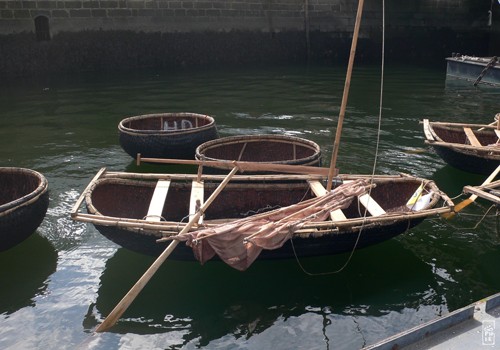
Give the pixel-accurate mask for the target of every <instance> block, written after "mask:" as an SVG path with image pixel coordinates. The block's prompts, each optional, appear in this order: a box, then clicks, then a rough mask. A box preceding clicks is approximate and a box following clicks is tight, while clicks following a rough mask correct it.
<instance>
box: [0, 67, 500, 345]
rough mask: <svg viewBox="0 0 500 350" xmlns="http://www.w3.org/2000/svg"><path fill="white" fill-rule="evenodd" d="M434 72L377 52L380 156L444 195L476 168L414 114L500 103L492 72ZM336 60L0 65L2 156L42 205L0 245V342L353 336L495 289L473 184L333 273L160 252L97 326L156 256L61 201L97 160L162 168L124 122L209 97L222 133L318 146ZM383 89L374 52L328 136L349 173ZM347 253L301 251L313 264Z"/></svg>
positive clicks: (373, 140)
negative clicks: (77, 71)
mask: <svg viewBox="0 0 500 350" xmlns="http://www.w3.org/2000/svg"><path fill="white" fill-rule="evenodd" d="M444 72H445V67H444V65H443V66H440V67H435V68H422V67H418V66H389V67H386V74H385V81H384V82H385V88H384V94H383V100H384V104H383V109H382V115H383V119H382V130H381V134H380V144H379V148H378V159H377V173H381V174H395V173H397V172H404V173H409V174H412V175H415V176H420V177H425V178H430V179H433V180H434V181H436V182H437V184H438V186H439V187H440V188H441V189H442V190H444V191H446V192H447V193H448V195H449V196H450V197H454V196H457V195H459V194H460V193H461V191H462V188H463V186H464V185H467V184H473V185H475V184H479V183H481V182H482V181H483V180H484V177H481V176H479V175H473V174H468V173H465V172H461V171H459V170H456V169H454V168H451V167H450V166H447V165H446V164H445V163H444V162H443V161H442V160H441V159H440V158H439V157H438V156H437V155H435V154H434V153H433V152H432V151H431V150H430V149H429V148H427V147H426V146H425V145H424V142H423V140H424V137H423V132H422V128H421V125H420V124H419V120H421V119H423V118H429V119H432V120H442V121H462V122H481V123H488V122H490V121H492V120H493V116H494V115H495V114H496V113H498V112H500V110H499V108H500V106H499V103H498V101H500V99H499V98H500V90H498V89H496V90H495V89H491V88H474V87H473V86H470V84H451V83H446V82H445V75H444ZM344 78H345V67H343V66H342V67H340V66H339V67H308V68H306V67H274V68H267V69H242V70H231V71H227V70H220V71H195V72H193V71H185V72H178V73H171V72H170V73H167V72H143V73H135V74H132V75H120V76H93V75H85V76H72V77H51V78H50V79H48V78H47V79H39V80H36V81H16V82H8V83H7V82H3V83H1V85H0V111H1V112H0V122H1V128H0V166H19V167H27V168H32V169H35V170H38V171H40V172H42V173H43V174H44V175H45V176H46V177H47V179H48V181H49V186H50V207H49V210H48V213H47V216H46V218H45V220H44V222H43V223H42V225H41V226H40V228H39V229H38V230H37V233H36V234H35V235H33V236H32V237H31V238H30V239H28V240H27V241H25V242H24V243H22V244H21V245H19V246H17V247H15V248H13V249H11V250H9V251H6V252H3V253H0V283H1V286H2V288H0V348H2V349H32V348H58V349H74V348H76V347H80V348H90V349H137V348H141V349H166V348H171V349H180V348H186V349H192V348H200V347H201V348H218V349H235V348H243V349H247V348H250V349H269V348H274V349H291V348H307V349H358V348H361V347H363V346H365V345H369V344H373V343H374V342H376V341H378V340H381V339H383V338H385V337H387V336H390V335H393V334H395V333H397V332H399V331H402V330H405V329H407V328H409V327H412V326H415V325H417V324H420V323H422V322H425V321H427V320H430V319H433V318H435V317H436V316H439V315H442V314H444V313H446V312H448V311H452V310H455V309H457V308H459V307H462V306H465V305H468V304H469V303H471V302H474V301H476V300H478V299H481V298H483V297H486V296H488V295H491V294H493V293H496V292H498V291H499V290H500V278H499V275H498V266H499V265H500V237H499V236H498V234H497V222H496V218H495V215H494V214H495V213H496V211H495V209H494V208H493V210H492V211H490V212H489V213H488V215H486V217H484V219H483V216H484V214H485V213H486V211H487V209H488V208H489V204H488V203H487V202H482V201H478V203H477V204H474V205H471V206H469V207H467V209H466V210H464V211H463V212H462V213H461V214H460V215H459V216H458V217H456V218H455V219H453V220H451V221H445V220H442V219H440V218H435V219H432V220H427V221H425V222H424V223H422V224H421V225H419V226H417V227H416V228H415V229H413V230H411V231H410V232H408V233H406V234H403V235H401V236H398V237H397V238H395V239H392V240H390V241H388V242H385V243H382V244H379V245H376V246H373V247H371V248H367V249H364V250H360V251H358V252H356V253H355V254H354V256H353V258H352V260H351V261H350V263H349V264H348V265H347V267H346V268H345V269H344V270H343V271H342V272H341V273H338V274H332V275H321V276H311V275H309V274H306V273H305V272H304V271H303V270H302V269H301V268H300V267H299V264H298V263H297V262H296V261H294V260H291V261H279V262H265V261H263V262H256V263H255V264H254V265H252V266H251V268H250V269H249V270H248V271H246V272H243V273H242V272H237V271H235V270H232V269H231V268H229V267H227V266H226V265H224V264H222V263H219V262H209V263H208V264H206V265H204V266H200V265H199V264H198V263H195V262H189V263H186V262H176V261H167V262H166V263H165V264H164V265H163V266H162V268H161V269H160V270H159V271H158V272H157V274H156V275H155V276H154V278H153V279H152V280H151V281H150V283H149V284H148V285H147V286H146V288H145V289H144V290H143V292H142V293H141V294H140V295H139V297H138V298H137V299H136V300H135V302H134V303H133V304H132V306H131V307H130V308H129V310H128V311H127V312H126V313H125V314H124V316H123V318H122V319H121V320H120V321H119V323H118V324H117V326H116V327H115V328H113V329H112V331H111V332H109V333H104V334H94V333H93V329H94V328H95V327H96V325H97V324H98V323H99V322H101V321H102V320H103V318H104V317H105V316H106V315H107V314H108V313H109V312H110V311H111V309H112V308H113V307H114V305H116V303H117V302H118V301H119V300H120V299H121V298H122V297H123V295H124V294H125V293H126V292H127V291H128V289H129V288H130V287H131V286H132V285H133V284H134V283H135V282H136V281H137V279H138V278H139V277H140V276H141V275H142V273H143V272H144V271H145V270H146V269H147V267H148V266H149V265H150V264H151V263H152V262H153V259H152V258H151V257H148V256H142V255H138V254H135V253H132V252H130V251H127V250H125V249H121V248H119V247H118V246H116V245H115V244H114V243H112V242H110V241H108V240H106V239H105V238H104V237H102V236H101V235H100V234H99V233H98V232H97V231H96V229H95V228H94V227H93V226H92V225H86V224H83V223H76V222H73V221H72V220H71V219H70V217H69V211H70V210H71V207H72V206H73V204H74V203H75V201H76V199H77V198H78V196H79V194H80V192H81V191H82V190H83V189H84V188H85V186H86V185H87V184H88V182H89V181H90V180H91V178H92V177H93V176H94V175H95V173H96V172H97V171H98V170H99V169H100V168H101V167H104V166H106V167H108V168H109V169H111V170H116V171H143V172H144V171H158V169H159V168H158V167H155V166H148V167H141V168H138V167H137V166H135V165H134V163H133V160H132V159H131V158H130V157H129V156H128V155H127V154H126V153H125V152H124V151H122V149H121V148H120V146H119V144H118V132H117V124H118V122H119V121H120V120H121V119H123V118H125V117H127V116H133V115H138V114H146V113H153V112H176V111H179V112H195V113H204V114H209V115H212V116H213V117H214V118H215V119H216V123H217V126H218V129H219V132H220V134H221V136H229V135H237V134H256V133H278V134H288V135H295V136H299V137H304V138H308V139H310V140H313V141H315V142H317V143H318V144H319V145H320V146H321V148H322V151H323V159H324V161H325V163H328V162H329V159H330V154H331V151H332V143H333V138H334V134H335V127H336V125H337V117H338V113H339V108H340V101H341V98H342V90H343V86H344ZM379 92H380V69H379V67H371V66H362V67H356V68H355V70H354V74H353V81H352V85H351V91H350V96H349V105H348V108H347V113H346V121H345V125H344V132H343V136H342V140H341V147H340V151H339V160H338V167H339V168H340V170H341V172H343V173H369V172H371V169H372V166H373V161H374V158H375V149H376V147H375V146H376V144H377V125H378V112H379V97H380V96H379ZM160 169H161V171H168V170H169V169H168V168H165V167H163V168H160ZM462 199H464V197H460V198H458V199H457V200H458V201H460V200H462ZM117 200H119V199H117ZM481 220H482V221H481ZM347 259H348V256H347V255H339V256H333V257H322V258H313V259H304V260H303V261H301V264H302V265H303V267H304V268H305V269H306V270H307V271H308V272H309V273H312V274H315V273H321V272H329V271H334V270H337V269H338V268H339V267H340V266H342V265H343V264H344V263H345V262H346V261H347Z"/></svg>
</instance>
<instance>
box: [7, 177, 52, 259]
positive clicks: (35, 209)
mask: <svg viewBox="0 0 500 350" xmlns="http://www.w3.org/2000/svg"><path fill="white" fill-rule="evenodd" d="M5 169H9V168H0V179H1V180H0V181H1V182H2V183H1V184H0V186H6V187H9V188H8V190H7V192H11V193H10V194H9V195H10V196H15V195H16V194H15V193H12V192H17V193H18V194H20V196H21V197H19V198H18V199H14V200H10V201H9V202H3V204H2V205H0V251H3V250H7V249H9V248H11V247H13V246H15V245H17V244H19V243H21V242H22V241H24V240H25V239H26V238H28V237H29V236H30V235H31V234H33V232H35V231H36V229H37V228H38V226H40V224H41V223H42V221H43V219H44V217H45V214H46V212H47V208H48V206H49V193H48V185H47V182H46V180H45V178H43V177H42V175H41V174H38V173H35V172H33V171H31V170H28V169H19V168H10V169H13V170H12V171H9V170H5ZM16 186H17V188H16ZM5 194H6V191H5V189H2V196H4V195H5Z"/></svg>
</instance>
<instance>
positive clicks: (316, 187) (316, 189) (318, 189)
mask: <svg viewBox="0 0 500 350" xmlns="http://www.w3.org/2000/svg"><path fill="white" fill-rule="evenodd" d="M309 186H311V190H312V191H313V193H314V194H315V195H316V197H321V196H324V195H325V194H326V188H325V187H324V186H323V185H322V184H321V182H319V181H315V180H309ZM330 218H331V219H332V220H333V221H340V220H347V218H346V216H345V215H344V213H343V212H342V210H340V209H337V210H334V211H332V212H330Z"/></svg>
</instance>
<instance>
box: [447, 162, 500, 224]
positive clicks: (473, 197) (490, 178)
mask: <svg viewBox="0 0 500 350" xmlns="http://www.w3.org/2000/svg"><path fill="white" fill-rule="evenodd" d="M498 173H500V165H499V166H497V168H496V169H495V171H494V172H492V173H491V174H490V176H488V178H487V179H486V180H484V182H483V183H482V184H481V186H486V185H488V184H489V183H491V182H492V181H493V180H494V179H495V178H496V177H497V175H498ZM476 199H477V195H475V194H472V195H471V196H470V197H469V198H467V199H464V200H463V201H462V202H460V203H458V204H457V205H455V208H454V210H453V211H452V212H449V213H445V214H443V215H442V216H443V217H444V218H445V219H451V218H452V217H454V216H455V214H456V213H458V212H459V211H461V210H462V209H463V208H465V207H467V206H468V205H469V204H471V203H473V202H474V201H475V200H476Z"/></svg>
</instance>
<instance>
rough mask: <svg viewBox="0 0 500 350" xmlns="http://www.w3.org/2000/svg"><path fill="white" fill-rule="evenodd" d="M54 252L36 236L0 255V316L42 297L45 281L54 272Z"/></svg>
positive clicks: (48, 243)
mask: <svg viewBox="0 0 500 350" xmlns="http://www.w3.org/2000/svg"><path fill="white" fill-rule="evenodd" d="M56 264H57V253H56V251H55V249H54V247H53V246H52V244H51V243H50V242H49V241H48V240H47V238H44V237H42V236H40V235H39V234H37V233H35V234H33V235H31V237H30V238H28V239H27V240H26V241H24V242H23V243H21V244H19V245H17V246H15V247H13V248H11V249H9V250H7V251H5V252H0V281H2V288H0V314H2V315H3V314H5V315H9V314H12V313H14V312H16V311H17V310H19V309H21V308H23V307H26V306H34V304H35V301H34V298H35V297H37V296H41V295H43V294H45V292H46V289H47V285H48V278H49V276H50V275H51V274H52V273H54V272H55V271H56Z"/></svg>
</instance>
